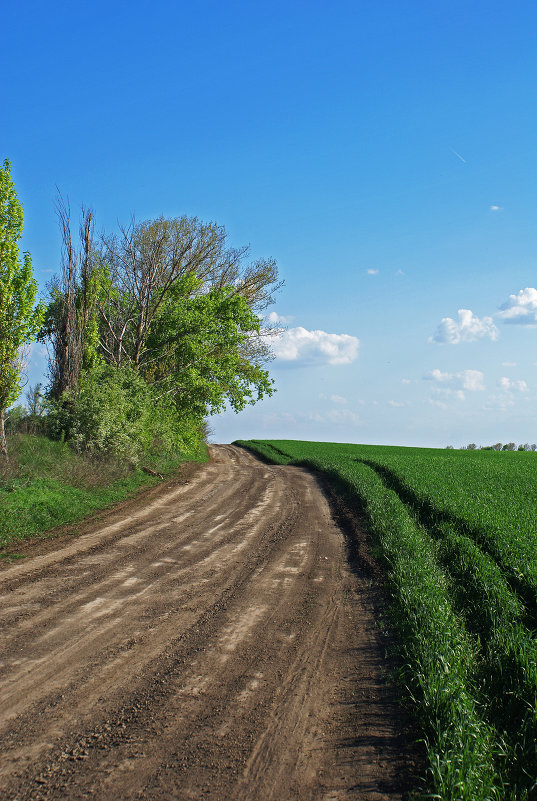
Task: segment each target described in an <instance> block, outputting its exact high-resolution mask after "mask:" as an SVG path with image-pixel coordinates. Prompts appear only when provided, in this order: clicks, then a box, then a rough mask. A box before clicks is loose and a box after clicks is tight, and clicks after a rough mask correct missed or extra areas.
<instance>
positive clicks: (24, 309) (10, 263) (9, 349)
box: [0, 161, 44, 411]
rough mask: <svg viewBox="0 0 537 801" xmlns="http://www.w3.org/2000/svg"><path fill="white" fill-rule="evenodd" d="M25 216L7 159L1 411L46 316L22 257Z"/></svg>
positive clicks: (1, 227) (0, 179)
mask: <svg viewBox="0 0 537 801" xmlns="http://www.w3.org/2000/svg"><path fill="white" fill-rule="evenodd" d="M23 220H24V217H23V211H22V206H21V204H20V203H19V201H18V199H17V194H16V191H15V185H14V183H13V180H12V178H11V165H10V163H9V161H5V162H4V167H3V168H2V169H0V411H2V410H4V409H5V408H6V407H7V406H9V405H10V404H11V403H12V402H13V401H14V400H15V399H16V397H17V396H18V394H19V392H20V389H21V385H20V361H19V355H20V348H21V347H22V346H23V345H25V344H26V343H28V342H31V341H32V340H33V339H34V338H35V336H36V335H37V332H38V331H39V328H40V326H41V322H42V319H43V316H44V306H43V305H42V304H38V305H37V306H34V304H35V298H36V295H37V282H36V281H35V279H34V277H33V273H32V261H31V258H30V254H29V253H24V254H23V259H22V261H21V259H20V257H19V249H18V242H19V240H20V238H21V236H22V228H23Z"/></svg>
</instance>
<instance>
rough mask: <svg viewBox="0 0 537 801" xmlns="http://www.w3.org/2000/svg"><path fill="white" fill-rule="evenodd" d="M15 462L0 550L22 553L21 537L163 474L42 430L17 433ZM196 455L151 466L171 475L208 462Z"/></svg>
mask: <svg viewBox="0 0 537 801" xmlns="http://www.w3.org/2000/svg"><path fill="white" fill-rule="evenodd" d="M8 448H9V452H10V461H9V464H8V466H7V468H6V469H5V470H4V471H3V473H2V476H1V478H0V549H2V551H3V552H4V557H5V559H7V560H8V561H12V560H13V559H15V558H17V556H18V555H17V553H16V551H15V552H14V551H13V548H16V544H17V542H20V541H21V540H24V539H27V538H28V537H33V536H38V535H41V536H42V535H44V534H45V533H46V532H47V531H48V530H50V529H52V528H55V527H56V526H59V525H63V524H66V523H74V522H76V521H77V520H80V519H82V518H83V517H85V516H87V515H88V514H91V513H93V512H96V511H98V510H100V509H103V508H106V507H108V506H111V505H113V504H115V503H118V502H119V501H122V500H124V499H125V498H128V497H129V496H130V495H132V494H133V493H134V492H135V491H136V490H137V489H139V488H140V487H142V486H144V485H152V484H156V483H157V482H158V478H156V477H153V476H150V475H148V474H147V473H144V472H143V471H142V470H141V469H133V468H131V467H129V466H128V465H122V464H120V463H118V462H111V461H110V462H106V461H94V460H90V459H88V458H86V457H84V456H83V455H82V454H80V453H77V452H75V451H74V450H73V449H72V448H71V447H70V446H69V445H68V444H67V443H62V442H54V441H52V440H50V439H48V438H47V437H44V436H38V435H28V434H27V435H20V434H16V435H13V436H12V437H10V439H9V442H8ZM206 459H207V453H206V449H205V448H203V449H202V450H200V452H199V453H197V454H188V455H185V454H175V455H174V456H173V457H166V458H162V459H156V460H153V461H151V463H148V464H147V465H146V466H149V467H151V469H153V470H154V471H156V472H159V473H160V474H162V475H166V474H169V473H171V472H172V471H173V470H175V469H176V468H177V467H178V466H179V465H180V464H181V463H182V462H185V461H187V460H188V461H205V460H206Z"/></svg>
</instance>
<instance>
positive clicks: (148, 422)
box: [47, 365, 202, 465]
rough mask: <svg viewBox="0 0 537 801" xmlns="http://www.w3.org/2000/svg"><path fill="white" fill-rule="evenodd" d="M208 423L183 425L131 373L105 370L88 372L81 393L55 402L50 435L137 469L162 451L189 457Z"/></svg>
mask: <svg viewBox="0 0 537 801" xmlns="http://www.w3.org/2000/svg"><path fill="white" fill-rule="evenodd" d="M201 426H202V421H192V420H179V421H178V420H177V413H176V410H175V407H174V406H173V403H172V402H171V401H170V400H166V399H165V398H164V399H160V400H159V401H157V400H156V399H155V397H154V394H153V391H152V389H151V388H150V387H149V385H148V384H147V383H146V382H145V381H144V379H143V378H142V377H141V376H140V375H139V374H138V373H137V372H135V371H134V370H132V369H131V368H130V367H125V368H122V369H120V370H118V369H116V368H114V367H111V366H108V365H104V366H99V367H97V368H95V369H94V370H91V371H88V372H86V373H85V374H84V375H83V376H82V378H81V381H80V386H79V388H78V390H76V391H72V392H66V393H64V394H63V395H62V397H61V398H60V400H59V401H57V402H51V404H50V407H49V410H48V414H47V430H48V433H49V435H50V436H51V437H52V438H53V439H59V440H64V439H66V440H70V442H71V443H72V445H73V446H74V447H75V448H76V449H77V450H79V451H85V452H88V453H90V454H92V455H95V456H114V457H117V458H119V459H121V460H124V461H127V462H128V463H130V464H133V465H136V464H138V462H139V461H140V459H141V458H142V456H150V455H151V453H152V452H153V451H154V450H155V449H156V450H158V452H159V453H160V454H162V453H167V452H171V451H177V450H180V451H183V452H185V453H188V452H190V451H192V450H193V449H194V450H196V449H197V448H198V447H199V444H200V439H201Z"/></svg>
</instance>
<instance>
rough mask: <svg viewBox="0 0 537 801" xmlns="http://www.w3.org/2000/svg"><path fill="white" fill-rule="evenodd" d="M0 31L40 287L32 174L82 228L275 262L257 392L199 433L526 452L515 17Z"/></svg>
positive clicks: (16, 11) (205, 15)
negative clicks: (511, 445)
mask: <svg viewBox="0 0 537 801" xmlns="http://www.w3.org/2000/svg"><path fill="white" fill-rule="evenodd" d="M2 27H3V31H4V37H3V47H2V51H1V53H0V65H1V67H0V68H1V73H2V77H3V79H2V90H1V96H0V158H1V159H2V160H3V159H4V158H9V159H10V161H11V162H12V169H13V175H14V178H15V182H16V186H17V191H18V194H19V197H20V199H21V201H22V203H23V206H24V210H25V234H24V241H23V247H24V249H28V250H29V251H30V252H31V254H32V257H33V263H34V268H35V273H36V277H37V278H38V280H39V283H40V286H41V287H42V289H43V290H44V286H45V283H46V281H47V280H48V279H49V278H50V276H51V275H52V274H53V273H54V272H55V271H56V270H57V268H58V263H59V235H58V229H57V223H56V218H55V213H54V207H53V202H54V196H55V191H56V190H55V187H56V186H58V187H59V188H60V189H61V191H62V193H63V194H64V195H67V196H68V197H69V199H70V202H71V206H72V207H73V209H74V210H75V209H76V208H77V207H78V206H79V205H80V204H82V203H85V204H86V205H89V206H92V207H93V208H94V209H95V212H96V215H97V226H98V228H99V229H105V230H107V231H111V230H113V229H114V228H115V226H116V225H117V222H118V221H120V222H128V221H129V219H130V217H131V215H132V214H135V215H136V218H137V219H138V220H143V219H148V218H150V217H155V216H160V215H161V214H164V215H167V216H180V215H182V214H187V215H193V216H194V215H195V216H198V217H200V218H201V219H204V220H214V221H216V222H218V223H220V224H222V225H225V226H226V229H227V230H228V232H229V236H230V239H231V241H232V243H233V244H236V245H242V244H245V243H248V242H249V243H250V244H251V248H252V254H253V256H254V257H274V258H276V260H277V261H278V264H279V267H280V272H281V276H282V277H283V278H284V280H285V287H284V288H283V289H282V290H281V292H280V293H279V295H278V298H277V302H276V304H275V306H274V307H273V310H274V311H275V313H277V314H278V315H280V316H281V317H283V318H285V324H286V326H287V332H286V333H285V334H284V335H283V337H282V339H281V341H279V342H278V343H277V344H276V352H277V354H278V357H277V358H276V359H275V361H274V362H273V363H272V365H271V368H270V369H271V373H272V375H273V377H274V379H275V381H276V386H277V387H278V392H277V393H276V394H275V395H274V396H273V398H271V399H268V400H266V401H264V402H262V403H260V404H257V405H256V406H253V407H250V408H249V409H247V410H246V411H245V412H243V413H241V414H240V415H235V414H234V413H225V414H223V415H221V416H218V417H214V418H213V419H212V421H211V423H212V427H213V430H214V434H213V437H214V440H215V441H230V440H233V439H235V438H238V437H242V438H249V437H265V438H268V437H273V438H300V439H312V440H315V439H322V440H331V441H348V442H368V443H387V444H403V445H430V446H440V447H441V446H445V445H447V444H453V445H461V444H464V443H467V442H476V443H477V444H487V443H492V442H496V441H503V442H505V441H509V440H513V441H516V442H517V443H518V442H530V443H531V442H534V441H537V412H536V410H537V347H536V345H537V315H536V310H537V292H536V291H535V287H537V271H536V266H537V216H536V210H537V160H536V154H537V145H536V142H537V138H536V121H537V119H536V118H537V113H536V109H537V104H536V99H537V98H536V94H537V81H536V76H537V6H536V5H535V3H532V2H516V0H514V2H509V3H507V2H494V0H492V1H490V0H489V1H488V2H472V1H471V0H465V2H458V0H457V1H456V2H443V1H439V2H430V0H429V1H428V2H425V0H424V2H415V1H413V0H407V2H405V3H401V2H400V0H394V1H393V2H384V0H376V1H375V2H360V1H359V0H358V1H356V0H355V2H340V1H339V0H335V2H332V3H330V4H328V3H321V2H315V1H313V2H307V3H306V2H294V3H283V2H279V0H272V1H271V2H270V3H265V2H257V3H247V2H213V0H206V1H205V0H198V2H159V1H158V0H154V2H152V3H149V2H139V1H138V0H132V1H131V2H130V3H123V2H116V3H104V2H101V1H100V0H97V2H94V3H93V4H85V5H81V4H73V3H66V2H65V3H64V2H55V3H52V4H45V3H37V2H31V1H30V2H26V3H24V4H23V5H22V6H20V5H19V6H18V7H15V5H14V4H10V5H9V4H8V6H6V8H5V9H4V12H3V23H2ZM525 290H527V291H525ZM532 290H533V292H532ZM502 307H503V308H502ZM459 310H466V312H465V313H460V312H459ZM443 320H444V322H442V321H443ZM450 321H451V322H450ZM357 340H358V341H357ZM43 364H44V357H43V355H41V349H40V348H39V346H35V347H34V348H33V349H32V354H31V357H30V369H29V378H30V381H31V382H32V383H33V382H35V380H37V378H38V377H39V375H40V373H41V371H42V369H43Z"/></svg>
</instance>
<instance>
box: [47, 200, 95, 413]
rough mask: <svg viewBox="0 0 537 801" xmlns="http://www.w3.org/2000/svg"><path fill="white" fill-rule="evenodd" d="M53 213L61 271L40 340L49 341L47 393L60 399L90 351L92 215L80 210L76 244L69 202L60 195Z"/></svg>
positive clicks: (73, 384)
mask: <svg viewBox="0 0 537 801" xmlns="http://www.w3.org/2000/svg"><path fill="white" fill-rule="evenodd" d="M56 213H57V216H58V223H59V226H60V234H61V238H62V262H61V272H60V274H59V275H58V276H55V277H54V278H53V280H52V281H51V283H50V285H49V290H50V293H51V302H50V303H49V305H48V307H47V312H46V317H45V324H44V326H43V330H42V331H41V333H40V338H44V337H46V338H48V339H49V341H50V345H51V350H52V355H51V359H50V364H49V368H50V389H49V394H50V395H51V397H53V398H56V399H59V398H60V397H61V396H62V394H63V393H64V392H66V391H68V390H72V389H74V388H75V387H76V386H77V384H78V378H79V375H80V370H81V369H82V367H83V366H85V364H84V363H85V362H87V361H88V345H89V346H90V348H91V341H92V339H94V338H95V336H94V330H93V329H94V328H95V323H94V320H93V318H92V314H93V312H94V304H93V303H92V292H91V287H92V274H93V266H94V265H93V255H94V254H93V228H94V214H93V211H92V210H91V209H88V208H85V207H83V208H82V214H81V219H80V232H79V233H80V243H79V244H78V245H77V244H76V243H75V242H74V241H73V235H72V232H71V208H70V206H69V201H68V200H65V199H64V198H63V197H62V195H61V193H60V192H58V197H57V199H56ZM90 361H91V358H90Z"/></svg>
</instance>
